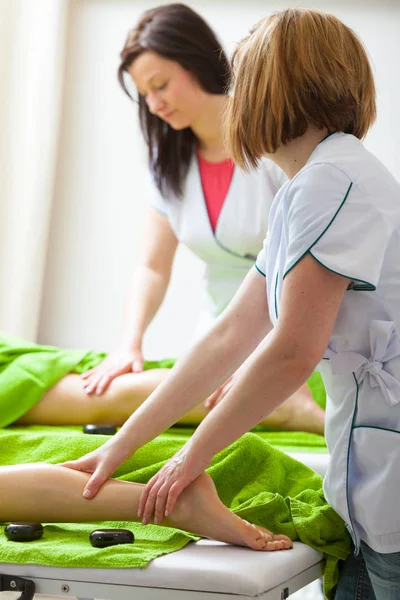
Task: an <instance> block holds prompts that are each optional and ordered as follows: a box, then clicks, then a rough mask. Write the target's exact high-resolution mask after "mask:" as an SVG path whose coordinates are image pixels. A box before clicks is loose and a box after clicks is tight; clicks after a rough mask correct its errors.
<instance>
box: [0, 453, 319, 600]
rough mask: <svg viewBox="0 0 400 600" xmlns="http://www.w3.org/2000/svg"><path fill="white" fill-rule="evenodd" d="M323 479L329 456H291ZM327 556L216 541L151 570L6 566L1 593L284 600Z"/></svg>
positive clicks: (1, 568)
mask: <svg viewBox="0 0 400 600" xmlns="http://www.w3.org/2000/svg"><path fill="white" fill-rule="evenodd" d="M288 454H290V455H291V456H292V457H293V458H296V459H297V460H300V461H302V462H304V463H305V464H306V465H307V466H309V467H310V468H312V469H314V470H315V471H317V472H318V473H320V474H321V475H324V474H325V472H326V468H327V464H328V460H329V456H328V454H313V453H306V452H301V453H299V452H288ZM323 564H324V556H323V554H321V553H320V552H317V551H316V550H314V549H312V548H310V547H308V546H306V545H304V544H302V543H300V542H295V543H294V548H293V550H290V551H283V552H271V553H266V552H254V551H253V550H249V549H246V548H239V547H234V546H229V545H227V544H223V543H221V542H215V541H212V540H204V539H203V540H200V541H199V542H196V543H190V544H188V545H187V546H185V547H184V548H183V549H182V550H179V551H178V552H175V553H172V554H167V555H165V556H160V557H158V558H156V559H155V560H153V561H151V562H150V564H149V565H148V567H146V568H145V569H83V568H60V567H44V566H38V565H32V564H26V565H17V564H7V563H3V564H0V590H1V591H7V590H8V591H14V592H15V591H20V592H21V598H22V600H31V598H32V596H33V594H34V593H35V592H36V593H39V594H52V595H56V596H65V597H68V596H69V597H74V598H80V599H85V600H86V599H89V598H90V599H93V598H102V599H105V600H248V599H249V598H257V600H284V599H285V598H289V597H290V595H291V594H294V593H295V592H296V591H297V590H299V589H301V588H303V587H305V586H306V585H308V584H309V583H311V582H312V581H314V580H315V579H318V578H319V577H321V575H322V572H323Z"/></svg>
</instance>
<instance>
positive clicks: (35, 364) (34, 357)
mask: <svg viewBox="0 0 400 600" xmlns="http://www.w3.org/2000/svg"><path fill="white" fill-rule="evenodd" d="M106 356H107V355H106V354H105V353H104V352H88V351H87V350H61V349H60V348H55V347H53V346H41V345H38V344H33V343H31V342H27V341H25V340H20V339H18V338H15V337H12V336H10V335H8V334H5V333H1V332H0V427H7V425H10V424H11V423H14V421H16V420H17V419H19V418H20V417H22V415H24V414H25V413H26V412H28V410H30V409H31V408H32V407H33V406H35V404H37V402H39V400H40V399H41V398H42V397H43V395H44V394H45V393H46V392H47V390H49V389H50V388H51V387H53V385H55V384H56V383H57V382H58V381H60V379H62V378H63V377H65V375H67V374H68V373H79V374H81V373H85V372H86V371H88V370H89V369H91V368H93V367H95V366H96V365H98V364H99V363H100V362H101V361H102V360H104V358H105V357H106ZM174 362H175V361H174V360H170V359H167V360H163V361H157V362H156V361H147V362H146V363H145V365H144V369H145V370H147V369H155V368H171V367H172V366H173V365H174Z"/></svg>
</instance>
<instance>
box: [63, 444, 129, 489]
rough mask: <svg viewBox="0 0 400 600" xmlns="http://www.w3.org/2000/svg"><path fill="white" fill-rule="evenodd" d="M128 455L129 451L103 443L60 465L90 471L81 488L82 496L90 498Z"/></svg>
mask: <svg viewBox="0 0 400 600" xmlns="http://www.w3.org/2000/svg"><path fill="white" fill-rule="evenodd" d="M130 455H131V454H130V453H129V452H126V451H121V450H120V449H118V448H117V447H116V446H115V445H112V444H110V445H108V443H105V444H104V445H103V446H100V448H97V450H94V451H93V452H90V453H89V454H85V456H82V457H81V458H78V459H77V460H71V461H67V462H64V463H61V464H60V466H61V467H66V468H67V469H72V470H73V471H82V472H84V473H92V476H91V477H90V479H89V481H88V482H87V484H86V486H85V489H84V490H83V496H84V498H87V499H90V498H94V497H95V496H96V494H97V492H98V491H99V490H100V488H101V486H102V485H103V483H104V482H105V481H107V479H108V478H109V477H111V475H112V474H113V473H115V471H116V470H117V469H118V467H119V466H120V464H121V463H123V462H124V460H126V459H127V458H128V457H129V456H130Z"/></svg>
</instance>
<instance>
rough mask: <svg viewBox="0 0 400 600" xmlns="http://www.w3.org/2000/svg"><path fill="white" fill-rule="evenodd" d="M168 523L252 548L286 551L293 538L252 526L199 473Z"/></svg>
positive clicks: (207, 479)
mask: <svg viewBox="0 0 400 600" xmlns="http://www.w3.org/2000/svg"><path fill="white" fill-rule="evenodd" d="M168 524H169V525H172V526H173V527H177V528H179V529H183V530H185V531H189V532H191V533H196V534H197V535H200V536H202V537H207V538H212V539H214V540H218V541H220V542H227V543H228V544H235V545H237V546H247V547H249V548H253V550H264V551H272V550H288V549H289V548H292V547H293V543H292V541H291V540H290V539H289V538H288V537H286V536H285V535H273V534H272V533H271V532H270V531H268V530H267V529H264V528H263V527H259V526H258V525H257V526H256V525H251V524H250V523H248V522H247V521H245V520H244V519H241V518H240V517H238V516H237V515H235V514H234V513H232V512H231V511H230V510H229V509H228V508H226V506H224V505H223V504H222V502H221V500H220V499H219V497H218V494H217V490H216V489H215V485H214V482H213V480H212V479H211V477H210V476H209V475H208V474H207V473H204V474H203V475H200V477H198V478H197V479H196V480H195V481H194V482H193V483H192V484H191V485H189V486H188V487H187V488H186V489H185V490H184V491H183V492H182V494H181V496H180V498H179V500H178V502H177V504H176V506H175V508H174V510H173V512H172V515H171V517H169V519H168Z"/></svg>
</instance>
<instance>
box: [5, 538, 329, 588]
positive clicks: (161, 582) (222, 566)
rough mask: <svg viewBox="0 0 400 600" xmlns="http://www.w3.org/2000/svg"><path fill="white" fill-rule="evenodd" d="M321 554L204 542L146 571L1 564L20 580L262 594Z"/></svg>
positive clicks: (155, 562) (298, 548) (308, 550)
mask: <svg viewBox="0 0 400 600" xmlns="http://www.w3.org/2000/svg"><path fill="white" fill-rule="evenodd" d="M323 558H324V556H323V554H321V553H320V552H317V551H316V550H313V549H312V548H310V547H308V546H306V545H304V544H302V543H300V542H295V543H294V548H293V550H285V551H280V552H256V551H254V550H250V549H247V548H240V547H238V546H230V545H228V544H223V543H222V542H214V541H211V540H200V541H199V542H197V543H190V544H188V545H187V546H185V547H184V548H183V549H182V550H179V552H175V553H173V554H167V555H165V556H161V557H159V558H156V559H155V560H153V561H152V562H151V563H150V564H149V565H148V567H146V568H145V569H142V570H141V569H78V568H60V567H42V566H38V565H28V564H24V565H16V564H7V563H2V564H0V572H1V573H4V574H7V575H15V576H20V577H28V578H29V577H44V578H47V579H57V580H60V579H61V580H65V581H66V582H68V581H80V582H90V583H108V584H113V583H114V584H119V585H129V586H135V585H136V586H139V587H153V588H169V589H181V590H196V591H204V592H222V593H225V594H229V593H232V594H238V595H240V594H242V595H247V596H257V595H258V594H262V593H263V592H266V591H269V590H271V589H273V588H275V587H276V586H279V585H281V584H283V583H285V582H286V581H288V580H289V579H291V578H292V577H294V576H296V575H298V574H299V573H301V572H303V571H305V570H306V569H308V568H310V567H312V566H314V565H316V564H318V563H319V562H321V560H323Z"/></svg>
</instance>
